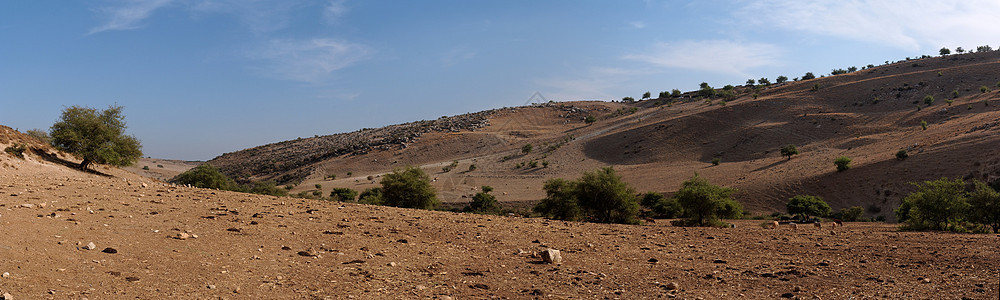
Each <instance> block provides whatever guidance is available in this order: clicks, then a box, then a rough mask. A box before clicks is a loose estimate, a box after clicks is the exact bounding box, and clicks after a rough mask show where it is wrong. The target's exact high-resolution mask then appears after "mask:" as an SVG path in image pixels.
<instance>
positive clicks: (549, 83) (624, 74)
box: [535, 68, 643, 101]
mask: <svg viewBox="0 0 1000 300" xmlns="http://www.w3.org/2000/svg"><path fill="white" fill-rule="evenodd" d="M642 74H643V72H639V71H634V70H626V69H620V68H591V69H588V70H586V71H584V72H583V73H582V74H574V77H572V78H542V79H536V80H535V83H536V84H538V85H540V86H542V87H544V88H545V90H546V92H545V94H546V95H547V96H546V97H548V98H549V99H551V100H556V101H565V100H607V99H615V96H613V94H612V93H613V91H612V90H614V89H616V88H620V87H621V86H622V85H624V84H626V83H627V82H629V81H630V80H631V78H632V77H631V76H636V75H642Z"/></svg>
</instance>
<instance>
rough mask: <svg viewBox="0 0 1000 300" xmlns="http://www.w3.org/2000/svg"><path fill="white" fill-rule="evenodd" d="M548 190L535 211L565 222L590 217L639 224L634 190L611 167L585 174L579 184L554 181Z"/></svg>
mask: <svg viewBox="0 0 1000 300" xmlns="http://www.w3.org/2000/svg"><path fill="white" fill-rule="evenodd" d="M544 188H545V194H546V197H545V199H543V200H542V201H541V202H539V203H538V204H537V205H536V206H535V208H534V210H535V211H536V212H539V213H541V214H543V215H545V216H547V217H550V218H556V219H562V220H579V219H582V218H584V217H587V218H588V219H590V220H593V221H595V222H602V223H626V224H638V222H639V221H638V219H637V218H636V217H637V215H638V213H639V204H638V203H637V202H636V199H635V192H634V190H633V189H632V188H631V187H629V186H628V184H627V183H625V182H623V181H621V177H619V176H618V175H616V174H615V171H614V169H612V168H610V167H607V168H602V169H599V170H597V171H594V172H587V173H584V174H583V176H582V177H580V179H579V180H576V181H567V180H564V179H551V180H548V181H546V182H545V186H544Z"/></svg>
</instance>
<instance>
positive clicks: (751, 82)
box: [747, 78, 757, 86]
mask: <svg viewBox="0 0 1000 300" xmlns="http://www.w3.org/2000/svg"><path fill="white" fill-rule="evenodd" d="M755 84H757V80H754V79H753V78H750V79H747V86H754V85H755Z"/></svg>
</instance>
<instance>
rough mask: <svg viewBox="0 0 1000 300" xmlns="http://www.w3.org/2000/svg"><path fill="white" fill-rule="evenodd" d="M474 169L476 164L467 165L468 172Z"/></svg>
mask: <svg viewBox="0 0 1000 300" xmlns="http://www.w3.org/2000/svg"><path fill="white" fill-rule="evenodd" d="M475 170H476V164H471V165H469V172H472V171H475Z"/></svg>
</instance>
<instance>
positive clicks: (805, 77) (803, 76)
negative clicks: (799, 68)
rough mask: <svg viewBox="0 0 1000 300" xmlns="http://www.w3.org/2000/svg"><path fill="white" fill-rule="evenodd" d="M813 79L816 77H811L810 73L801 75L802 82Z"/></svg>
mask: <svg viewBox="0 0 1000 300" xmlns="http://www.w3.org/2000/svg"><path fill="white" fill-rule="evenodd" d="M815 78H816V75H813V73H812V72H806V75H802V80H809V79H815Z"/></svg>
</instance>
